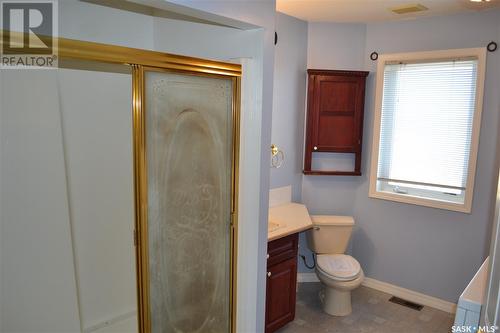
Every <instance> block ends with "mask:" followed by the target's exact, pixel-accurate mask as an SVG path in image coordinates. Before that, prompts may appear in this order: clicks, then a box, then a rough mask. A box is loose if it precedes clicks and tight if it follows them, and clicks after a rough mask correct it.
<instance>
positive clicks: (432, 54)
mask: <svg viewBox="0 0 500 333" xmlns="http://www.w3.org/2000/svg"><path fill="white" fill-rule="evenodd" d="M470 57H474V58H477V61H478V63H477V81H476V100H475V108H474V116H473V118H472V119H473V124H472V133H471V144H470V155H469V162H468V174H467V182H466V186H465V187H466V189H465V195H464V203H454V202H450V201H445V200H440V199H434V198H428V197H418V196H413V195H410V194H403V193H392V192H387V191H379V190H377V181H378V180H377V174H378V161H379V146H380V130H381V116H382V102H383V88H384V69H385V65H386V64H387V63H393V62H395V61H401V62H416V63H424V62H429V61H438V60H445V61H446V60H452V59H457V58H470ZM485 74H486V48H483V47H482V48H466V49H451V50H439V51H424V52H411V53H391V54H381V55H380V56H379V57H378V63H377V77H376V86H375V110H374V111H375V112H374V121H373V140H372V152H371V154H372V156H371V164H370V186H369V193H368V196H369V197H370V198H375V199H383V200H389V201H396V202H401V203H407V204H413V205H420V206H426V207H433V208H439V209H445V210H451V211H456V212H462V213H468V214H470V213H471V210H472V199H473V195H474V180H475V174H476V165H477V154H478V149H479V134H480V129H481V114H482V111H483V96H484V83H485Z"/></svg>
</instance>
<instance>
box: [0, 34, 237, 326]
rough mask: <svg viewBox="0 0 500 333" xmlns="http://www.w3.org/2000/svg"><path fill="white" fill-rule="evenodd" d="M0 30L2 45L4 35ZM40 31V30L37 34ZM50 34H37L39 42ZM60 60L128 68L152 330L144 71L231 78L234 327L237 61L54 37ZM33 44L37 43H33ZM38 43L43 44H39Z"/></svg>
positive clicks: (139, 263) (140, 251) (140, 244)
mask: <svg viewBox="0 0 500 333" xmlns="http://www.w3.org/2000/svg"><path fill="white" fill-rule="evenodd" d="M5 32H6V31H4V30H0V46H3V43H4V41H3V35H4V34H5ZM24 37H25V34H23V33H19V32H10V38H11V44H13V43H14V44H15V43H18V44H19V45H23V40H24ZM39 37H40V36H39ZM51 38H52V37H46V36H45V37H44V36H41V37H40V42H39V43H41V42H43V41H44V40H48V39H51ZM57 42H58V56H59V60H60V65H64V61H65V60H84V61H91V62H101V63H108V64H119V65H125V66H130V67H131V68H132V113H133V115H132V117H133V140H134V143H133V147H134V154H133V156H134V161H133V163H134V196H135V232H134V242H135V245H136V247H135V249H136V270H137V298H138V311H137V312H138V325H139V333H150V332H151V321H150V314H151V311H150V303H149V268H148V233H147V231H148V221H147V216H148V198H147V194H148V192H147V190H148V188H147V164H146V162H147V156H146V119H145V103H144V71H145V70H156V71H168V72H174V73H178V74H187V75H198V76H205V77H218V78H226V79H227V78H231V80H232V84H233V91H232V121H233V128H232V157H231V160H232V163H231V211H230V245H229V246H230V266H231V267H230V290H229V297H230V300H229V305H230V314H229V319H230V321H231V322H230V328H231V332H233V333H234V332H236V259H237V248H238V246H237V234H238V233H237V226H238V223H237V216H238V179H239V178H238V175H239V173H238V172H239V167H238V161H239V143H240V141H239V138H240V93H241V91H240V86H241V65H239V64H232V63H225V62H219V61H212V60H205V59H200V58H193V57H186V56H178V55H172V54H167V53H162V52H156V51H148V50H142V49H135V48H129V47H122V46H115V45H108V44H101V43H93V42H86V41H80V40H73V39H66V38H57ZM35 44H36V43H35ZM40 45H41V44H40Z"/></svg>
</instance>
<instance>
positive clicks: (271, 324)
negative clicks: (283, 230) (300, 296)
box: [266, 258, 297, 333]
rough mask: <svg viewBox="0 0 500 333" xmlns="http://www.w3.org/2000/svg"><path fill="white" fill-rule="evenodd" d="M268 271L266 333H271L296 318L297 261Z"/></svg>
mask: <svg viewBox="0 0 500 333" xmlns="http://www.w3.org/2000/svg"><path fill="white" fill-rule="evenodd" d="M267 271H268V273H267V275H268V277H267V291H266V333H270V332H274V331H275V330H277V329H278V328H280V327H282V326H283V325H285V324H286V323H289V322H290V321H292V320H293V319H294V317H295V296H296V284H297V260H296V259H295V258H294V259H289V260H287V261H283V262H281V263H279V264H276V265H273V266H271V267H268V269H267Z"/></svg>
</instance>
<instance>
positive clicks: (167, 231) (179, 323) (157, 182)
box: [143, 70, 235, 333]
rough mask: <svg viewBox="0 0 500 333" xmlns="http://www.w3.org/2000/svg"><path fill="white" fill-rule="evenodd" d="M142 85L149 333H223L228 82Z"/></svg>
mask: <svg viewBox="0 0 500 333" xmlns="http://www.w3.org/2000/svg"><path fill="white" fill-rule="evenodd" d="M143 84H144V102H145V105H144V114H145V134H144V135H145V142H146V144H145V147H146V171H147V237H148V246H147V249H148V268H149V302H150V304H149V307H150V325H151V332H154V333H156V332H158V333H159V332H161V333H163V332H179V333H180V332H200V333H202V332H203V333H208V332H214V333H222V332H229V331H230V326H231V267H232V265H231V248H232V244H231V232H232V231H231V210H232V195H233V193H232V191H233V186H232V183H233V182H232V177H233V172H234V170H233V169H234V167H233V139H234V133H233V132H234V129H233V94H234V93H233V89H234V84H235V79H233V78H225V77H222V76H221V77H218V76H200V75H190V74H183V73H176V72H168V71H154V70H145V71H144V82H143Z"/></svg>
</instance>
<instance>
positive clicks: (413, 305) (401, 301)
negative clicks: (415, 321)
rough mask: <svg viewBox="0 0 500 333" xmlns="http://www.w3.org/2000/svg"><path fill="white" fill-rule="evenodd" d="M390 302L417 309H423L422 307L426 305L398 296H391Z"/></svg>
mask: <svg viewBox="0 0 500 333" xmlns="http://www.w3.org/2000/svg"><path fill="white" fill-rule="evenodd" d="M389 302H392V303H396V304H399V305H402V306H406V307H407V308H410V309H413V310H417V311H420V310H422V308H423V307H424V306H423V305H420V304H417V303H413V302H410V301H407V300H404V299H402V298H399V297H396V296H392V297H391V298H389Z"/></svg>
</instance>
